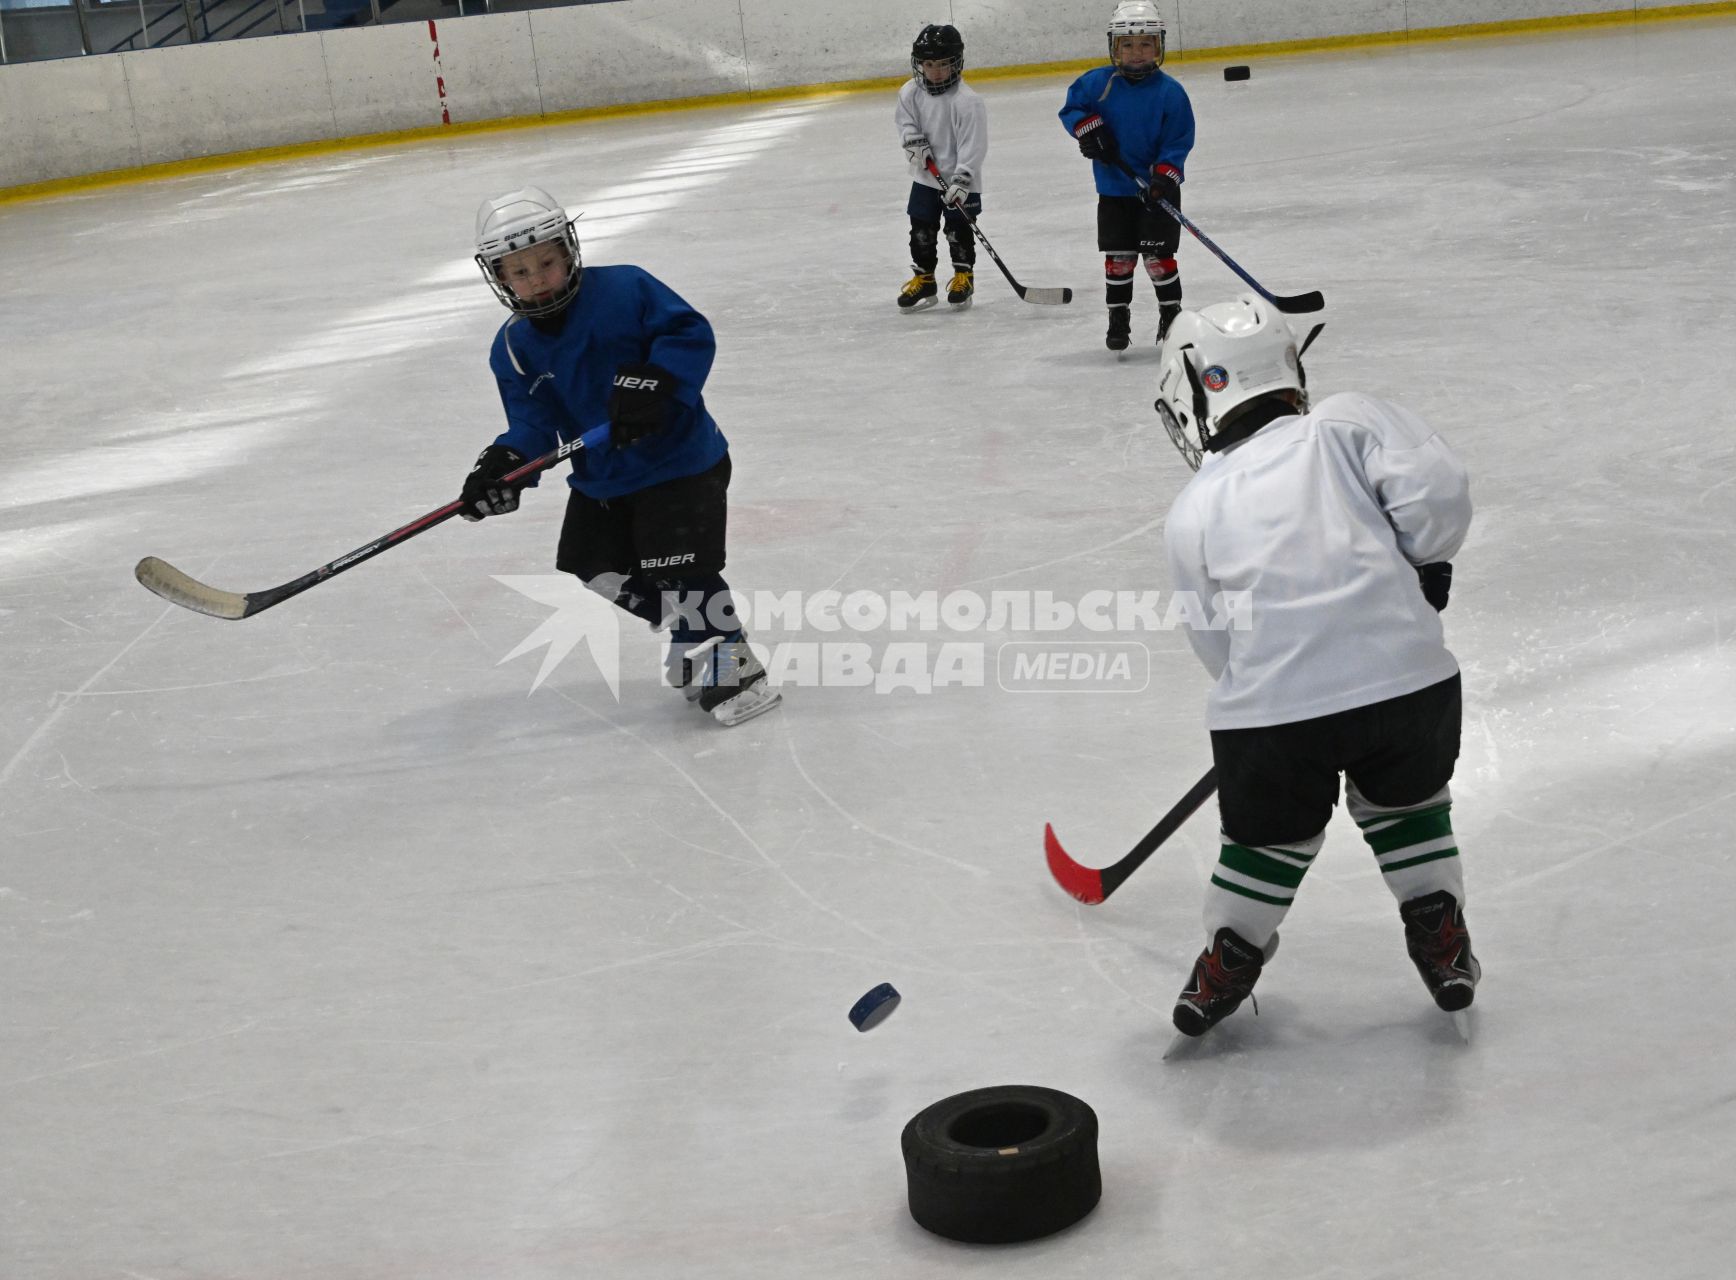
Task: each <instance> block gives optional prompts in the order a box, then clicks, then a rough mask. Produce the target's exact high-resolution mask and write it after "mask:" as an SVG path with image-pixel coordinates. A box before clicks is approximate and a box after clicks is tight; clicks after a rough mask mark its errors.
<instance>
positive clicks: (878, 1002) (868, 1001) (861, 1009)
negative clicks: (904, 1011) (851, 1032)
mask: <svg viewBox="0 0 1736 1280" xmlns="http://www.w3.org/2000/svg"><path fill="white" fill-rule="evenodd" d="M902 999H903V997H902V996H900V995H899V994H898V992H897V990H896V989H895V988H894V987H893V985H892V984H891V983H890V982H882V983H881V984H880V985H879V986H877V987H875V988H874V989H873V990H872V991H870V992H869V993H868V994H867V995H865V996H863V997H862V998H861V999H860V1000H858V1001H857V1002H856V1003H855V1005H853V1006H852V1007H851V1009H850V1025H851V1026H853V1027H855V1028H856V1030H858V1031H872V1030H874V1028H875V1027H877V1026H879V1025H880V1024H881V1023H882V1022H885V1021H886V1016H887V1015H888V1014H890V1013H891V1012H892V1011H893V1010H894V1009H896V1008H897V1007H898V1002H899V1001H900V1000H902Z"/></svg>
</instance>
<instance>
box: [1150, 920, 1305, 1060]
mask: <svg viewBox="0 0 1736 1280" xmlns="http://www.w3.org/2000/svg"><path fill="white" fill-rule="evenodd" d="M1277 950H1278V935H1277V934H1273V935H1272V940H1271V941H1270V942H1268V943H1267V944H1266V949H1265V951H1261V950H1260V948H1258V947H1256V946H1255V945H1254V944H1253V943H1251V942H1249V941H1248V940H1247V939H1245V938H1243V937H1242V935H1241V934H1239V933H1237V932H1236V931H1235V930H1234V929H1230V928H1223V929H1219V930H1218V936H1217V937H1216V938H1214V939H1212V945H1211V946H1209V947H1207V948H1206V949H1205V950H1204V951H1202V952H1200V958H1199V959H1198V960H1195V961H1194V969H1193V977H1191V978H1189V979H1188V984H1187V986H1185V987H1183V988H1182V992H1181V995H1180V996H1178V997H1177V998H1176V1002H1175V1013H1174V1015H1173V1021H1174V1022H1175V1029H1176V1030H1177V1031H1179V1032H1181V1033H1182V1034H1183V1035H1184V1036H1203V1035H1204V1034H1205V1033H1206V1032H1208V1031H1210V1030H1211V1029H1212V1028H1213V1027H1215V1026H1217V1025H1218V1023H1220V1022H1222V1021H1223V1020H1224V1019H1225V1018H1227V1017H1229V1016H1230V1015H1231V1014H1232V1013H1234V1012H1235V1011H1236V1010H1237V1009H1239V1008H1241V1005H1242V1001H1244V1000H1246V999H1247V998H1248V997H1249V996H1250V995H1252V994H1253V992H1254V984H1255V983H1256V982H1258V981H1259V980H1260V970H1261V968H1262V967H1263V966H1264V965H1265V963H1266V961H1267V959H1268V958H1270V957H1271V955H1272V954H1273V953H1274V952H1276V951H1277ZM1165 1056H1167V1055H1165Z"/></svg>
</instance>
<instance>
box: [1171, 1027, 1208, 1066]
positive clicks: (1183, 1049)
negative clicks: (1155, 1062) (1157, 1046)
mask: <svg viewBox="0 0 1736 1280" xmlns="http://www.w3.org/2000/svg"><path fill="white" fill-rule="evenodd" d="M1204 1039H1205V1037H1204V1036H1190V1035H1188V1034H1186V1033H1185V1032H1181V1031H1178V1032H1176V1033H1175V1036H1174V1037H1173V1038H1172V1039H1171V1040H1170V1042H1169V1048H1167V1049H1165V1050H1164V1051H1163V1060H1164V1061H1165V1062H1171V1061H1175V1060H1177V1059H1181V1060H1186V1059H1187V1058H1190V1057H1192V1056H1193V1054H1192V1053H1191V1052H1190V1051H1191V1050H1192V1049H1193V1047H1194V1046H1195V1045H1197V1044H1198V1043H1199V1042H1200V1041H1201V1040H1204Z"/></svg>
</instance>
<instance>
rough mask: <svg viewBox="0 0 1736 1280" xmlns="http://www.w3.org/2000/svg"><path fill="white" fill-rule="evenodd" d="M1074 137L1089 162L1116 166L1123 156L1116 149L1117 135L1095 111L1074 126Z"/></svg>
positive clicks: (1080, 152)
mask: <svg viewBox="0 0 1736 1280" xmlns="http://www.w3.org/2000/svg"><path fill="white" fill-rule="evenodd" d="M1073 136H1074V137H1075V138H1077V139H1078V140H1079V154H1080V155H1082V156H1084V157H1085V158H1086V159H1087V160H1101V161H1102V162H1103V163H1104V164H1114V163H1115V161H1116V159H1117V158H1118V157H1119V156H1120V155H1121V152H1120V151H1118V150H1117V149H1116V147H1115V135H1114V134H1112V133H1110V132H1109V126H1108V125H1106V124H1104V123H1103V117H1102V116H1100V115H1098V114H1097V113H1096V112H1095V111H1093V112H1092V113H1091V114H1090V115H1088V116H1086V117H1085V118H1084V119H1083V120H1081V121H1080V122H1079V123H1078V124H1076V125H1074V126H1073Z"/></svg>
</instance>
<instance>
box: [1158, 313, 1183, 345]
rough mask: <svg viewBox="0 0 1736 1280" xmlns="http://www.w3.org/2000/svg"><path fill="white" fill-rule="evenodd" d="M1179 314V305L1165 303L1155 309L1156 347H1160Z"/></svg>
mask: <svg viewBox="0 0 1736 1280" xmlns="http://www.w3.org/2000/svg"><path fill="white" fill-rule="evenodd" d="M1180 314H1181V304H1180V303H1177V302H1166V303H1164V304H1163V305H1162V306H1160V307H1158V309H1157V345H1158V346H1160V347H1161V346H1162V345H1163V340H1164V338H1165V337H1166V336H1167V335H1168V334H1169V327H1170V325H1172V324H1174V323H1175V318H1176V317H1177V316H1179V315H1180Z"/></svg>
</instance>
